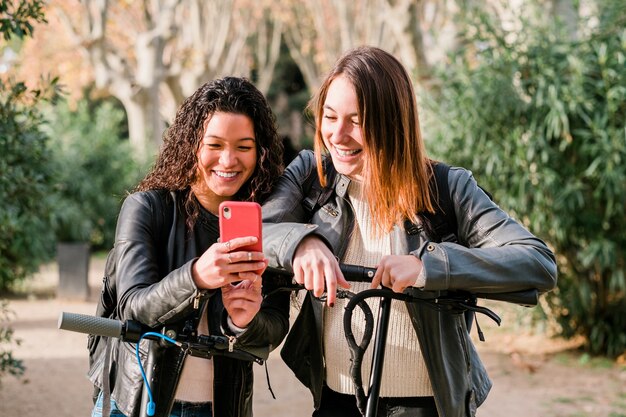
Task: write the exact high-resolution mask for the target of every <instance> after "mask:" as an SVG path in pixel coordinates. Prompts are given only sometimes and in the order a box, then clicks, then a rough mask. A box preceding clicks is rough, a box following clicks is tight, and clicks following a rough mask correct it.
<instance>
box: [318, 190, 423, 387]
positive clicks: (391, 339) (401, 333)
mask: <svg viewBox="0 0 626 417" xmlns="http://www.w3.org/2000/svg"><path fill="white" fill-rule="evenodd" d="M348 191H349V196H350V202H351V203H352V206H353V208H354V215H355V226H354V231H353V233H352V236H350V241H349V243H348V248H347V251H346V254H345V256H344V258H343V259H342V260H341V262H342V263H346V264H354V265H363V266H367V267H374V266H376V265H377V264H378V262H379V261H380V259H381V258H382V257H383V256H384V255H390V254H396V253H394V248H393V247H392V245H391V242H392V236H391V233H389V234H386V235H384V236H382V237H377V238H374V237H373V236H375V233H374V228H373V225H372V223H371V221H370V220H371V216H370V212H369V207H368V205H367V202H366V201H365V200H364V198H363V195H362V191H361V184H360V183H357V182H355V181H352V182H351V183H350V186H349V189H348ZM350 284H351V286H352V288H351V291H352V292H354V293H357V292H360V291H363V290H365V289H368V288H369V285H370V284H369V283H366V282H351V283H350ZM367 303H368V305H369V306H370V308H371V309H372V313H373V314H374V329H376V321H377V318H378V306H379V302H378V299H377V298H369V299H368V301H367ZM346 304H347V300H342V299H337V301H336V303H335V306H334V307H333V308H328V307H325V311H324V358H325V361H326V383H327V384H328V386H329V387H330V388H331V389H332V390H334V391H337V392H340V393H344V394H354V393H355V389H354V383H353V382H352V378H351V377H350V351H349V349H348V344H347V343H346V339H345V335H344V331H343V312H344V307H345V305H346ZM391 306H392V308H391V317H390V320H389V329H388V333H387V346H386V349H385V361H384V366H383V376H382V384H381V391H380V396H381V397H423V396H431V395H433V391H432V387H431V385H430V380H429V378H428V373H427V370H426V366H425V363H424V358H423V357H422V353H421V351H420V347H419V343H418V340H417V336H416V335H415V330H414V329H413V325H412V324H411V319H410V317H409V314H408V311H407V308H406V305H405V304H404V303H403V302H400V301H397V300H394V301H392V303H391ZM364 328H365V319H364V317H363V314H362V312H361V310H360V309H358V308H357V309H355V310H354V313H353V315H352V330H353V332H354V336H355V338H356V341H357V343H358V342H360V340H361V338H362V335H363V330H364ZM374 337H375V335H373V336H372V341H371V342H370V346H369V347H368V349H367V351H366V353H365V358H364V361H363V368H362V380H363V383H364V384H365V387H364V388H365V389H366V390H367V385H368V383H369V375H370V369H371V364H372V352H373V346H374Z"/></svg>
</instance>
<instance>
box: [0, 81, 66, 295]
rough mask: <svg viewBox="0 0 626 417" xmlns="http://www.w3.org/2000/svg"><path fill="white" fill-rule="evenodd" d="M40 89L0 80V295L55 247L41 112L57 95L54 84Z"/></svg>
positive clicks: (48, 155) (48, 159)
mask: <svg viewBox="0 0 626 417" xmlns="http://www.w3.org/2000/svg"><path fill="white" fill-rule="evenodd" d="M45 85H46V88H45V89H40V90H28V89H27V87H26V86H25V85H24V84H23V83H20V82H15V83H11V82H5V81H2V80H0V155H1V157H0V236H1V238H0V291H2V290H4V289H6V288H8V286H9V285H10V284H11V283H12V282H14V281H18V280H21V279H23V278H24V277H26V276H27V275H29V274H31V273H32V272H35V271H36V270H37V268H38V267H39V265H40V264H41V262H43V261H45V260H47V259H49V258H50V254H51V253H52V250H53V249H52V248H53V247H54V236H53V234H52V233H51V230H50V227H49V222H48V220H49V215H48V213H49V212H50V211H51V206H50V205H49V204H48V200H47V198H46V196H47V195H48V194H49V192H50V188H51V183H52V171H53V166H52V161H51V158H52V155H51V153H50V151H49V149H48V139H47V137H46V135H45V134H44V133H43V132H42V130H41V129H42V125H43V124H44V120H43V117H42V114H41V110H40V108H41V104H42V102H44V101H47V100H54V99H55V97H56V96H57V93H58V91H57V90H56V80H50V81H49V82H47V83H45Z"/></svg>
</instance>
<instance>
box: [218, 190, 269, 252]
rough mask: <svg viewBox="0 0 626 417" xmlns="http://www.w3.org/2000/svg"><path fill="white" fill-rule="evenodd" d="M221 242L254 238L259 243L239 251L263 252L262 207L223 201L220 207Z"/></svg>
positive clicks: (240, 202) (246, 202)
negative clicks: (240, 238)
mask: <svg viewBox="0 0 626 417" xmlns="http://www.w3.org/2000/svg"><path fill="white" fill-rule="evenodd" d="M219 223H220V242H222V243H226V242H228V241H230V240H232V239H234V238H237V237H246V236H254V237H256V238H257V243H256V244H254V245H249V246H244V247H240V248H238V249H237V250H239V251H249V252H263V241H262V231H263V226H262V223H261V206H260V205H259V204H258V203H254V202H250V201H223V202H222V203H221V204H220V206H219Z"/></svg>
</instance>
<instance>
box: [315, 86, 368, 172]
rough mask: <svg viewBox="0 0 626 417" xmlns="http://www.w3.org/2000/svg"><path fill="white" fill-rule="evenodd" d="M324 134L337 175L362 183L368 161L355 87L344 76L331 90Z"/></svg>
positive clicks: (323, 129)
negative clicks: (366, 159) (365, 156)
mask: <svg viewBox="0 0 626 417" xmlns="http://www.w3.org/2000/svg"><path fill="white" fill-rule="evenodd" d="M321 134H322V139H323V140H324V144H325V145H326V148H327V149H328V151H329V152H330V155H331V158H332V160H333V165H334V166H335V169H336V170H337V172H339V173H340V174H344V175H347V176H349V177H350V178H352V179H355V180H357V181H362V180H363V166H364V163H365V158H364V149H363V134H362V129H361V121H360V120H359V116H358V102H357V97H356V91H355V90H354V86H353V85H352V83H351V82H350V81H349V80H348V79H347V78H346V77H344V76H343V75H339V76H338V77H337V78H335V79H334V80H333V81H332V82H331V83H330V86H329V87H328V92H327V94H326V100H325V101H324V113H323V115H322V123H321Z"/></svg>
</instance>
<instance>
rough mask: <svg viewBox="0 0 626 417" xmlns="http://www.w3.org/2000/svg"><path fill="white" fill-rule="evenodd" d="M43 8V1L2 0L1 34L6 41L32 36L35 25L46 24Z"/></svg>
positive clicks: (0, 7)
mask: <svg viewBox="0 0 626 417" xmlns="http://www.w3.org/2000/svg"><path fill="white" fill-rule="evenodd" d="M43 7H44V1H43V0H30V1H29V0H22V1H14V0H0V34H2V37H3V38H4V40H6V41H8V40H9V39H11V38H12V37H13V36H17V37H18V38H23V37H24V36H32V34H33V24H34V23H43V22H46V18H45V16H44V13H43Z"/></svg>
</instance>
